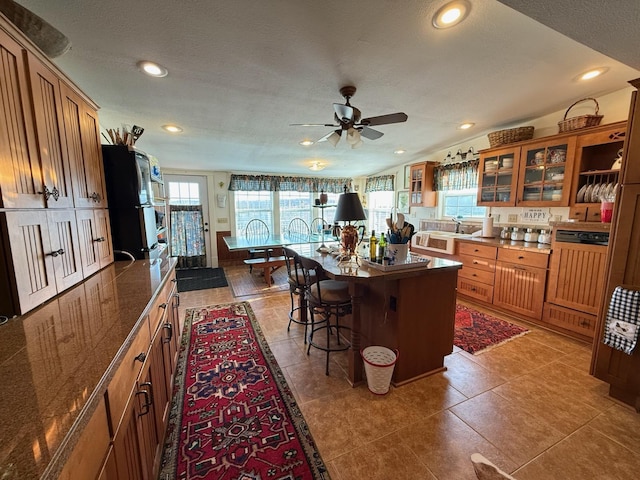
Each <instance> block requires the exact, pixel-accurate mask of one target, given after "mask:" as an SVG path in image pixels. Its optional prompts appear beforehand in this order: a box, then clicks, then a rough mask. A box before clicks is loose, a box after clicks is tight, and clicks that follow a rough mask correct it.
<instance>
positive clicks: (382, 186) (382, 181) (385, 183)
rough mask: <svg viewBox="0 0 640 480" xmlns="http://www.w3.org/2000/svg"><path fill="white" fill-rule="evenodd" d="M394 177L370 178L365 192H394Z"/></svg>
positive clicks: (380, 176)
mask: <svg viewBox="0 0 640 480" xmlns="http://www.w3.org/2000/svg"><path fill="white" fill-rule="evenodd" d="M393 179H394V176H393V175H379V176H377V177H368V178H367V182H366V183H365V186H364V192H365V193H369V192H385V191H393V190H394V188H393Z"/></svg>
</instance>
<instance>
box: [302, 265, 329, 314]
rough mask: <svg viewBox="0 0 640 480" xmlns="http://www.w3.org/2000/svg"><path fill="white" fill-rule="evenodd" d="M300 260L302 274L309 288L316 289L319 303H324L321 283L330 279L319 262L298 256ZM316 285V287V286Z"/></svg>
mask: <svg viewBox="0 0 640 480" xmlns="http://www.w3.org/2000/svg"><path fill="white" fill-rule="evenodd" d="M298 260H299V261H300V266H301V267H302V273H303V275H304V281H305V283H306V284H307V285H309V288H310V289H311V288H315V289H316V295H315V297H316V298H317V299H318V301H319V303H322V288H321V285H320V284H321V283H322V280H326V279H327V278H328V277H327V275H326V273H325V271H324V268H322V265H320V264H319V263H318V262H316V261H315V260H314V259H312V258H308V257H305V256H303V255H298ZM314 285H315V286H314Z"/></svg>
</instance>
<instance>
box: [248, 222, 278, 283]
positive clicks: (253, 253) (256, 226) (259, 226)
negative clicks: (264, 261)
mask: <svg viewBox="0 0 640 480" xmlns="http://www.w3.org/2000/svg"><path fill="white" fill-rule="evenodd" d="M244 237H245V238H246V239H247V241H249V242H251V243H254V244H256V245H259V244H260V243H266V242H267V240H269V226H268V225H267V224H266V223H265V222H264V221H262V220H260V219H259V218H254V219H253V220H250V221H249V223H247V226H246V228H245V230H244ZM272 252H273V249H271V248H267V249H262V248H251V249H249V258H256V257H260V256H264V257H266V258H269V257H270V256H271V253H272ZM252 271H253V265H249V273H251V272H252Z"/></svg>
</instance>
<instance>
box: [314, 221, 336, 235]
mask: <svg viewBox="0 0 640 480" xmlns="http://www.w3.org/2000/svg"><path fill="white" fill-rule="evenodd" d="M329 228H331V226H330V225H329V224H328V223H327V222H325V221H324V220H322V219H321V218H320V217H316V218H314V219H313V221H312V222H311V233H315V234H320V233H322V230H326V229H329Z"/></svg>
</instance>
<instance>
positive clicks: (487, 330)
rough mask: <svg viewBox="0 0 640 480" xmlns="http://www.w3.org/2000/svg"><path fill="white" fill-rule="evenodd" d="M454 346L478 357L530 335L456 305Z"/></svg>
mask: <svg viewBox="0 0 640 480" xmlns="http://www.w3.org/2000/svg"><path fill="white" fill-rule="evenodd" d="M455 325H456V326H455V333H454V338H453V344H454V345H455V346H456V347H459V348H461V349H462V350H464V351H465V352H469V353H471V354H474V355H477V354H479V353H484V352H486V351H487V350H490V349H491V348H494V347H497V346H498V345H502V344H503V343H506V342H508V341H511V340H513V339H514V338H517V337H521V336H522V335H526V334H527V333H529V330H527V329H526V328H524V327H520V326H518V325H514V324H513V323H509V322H507V321H505V320H501V319H499V318H496V317H492V316H491V315H487V314H485V313H481V312H478V311H477V310H474V309H473V308H469V307H466V306H464V305H460V304H458V305H456V322H455Z"/></svg>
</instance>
